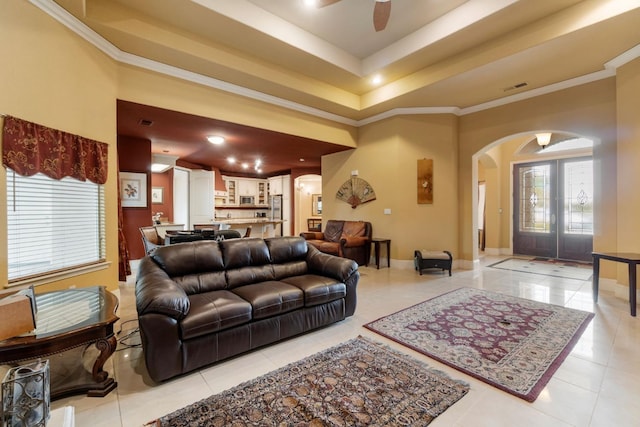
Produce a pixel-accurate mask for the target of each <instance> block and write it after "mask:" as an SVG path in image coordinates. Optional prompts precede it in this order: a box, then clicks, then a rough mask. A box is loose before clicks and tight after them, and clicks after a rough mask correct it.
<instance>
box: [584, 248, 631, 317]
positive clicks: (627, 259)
mask: <svg viewBox="0 0 640 427" xmlns="http://www.w3.org/2000/svg"><path fill="white" fill-rule="evenodd" d="M591 255H592V256H593V278H592V280H593V282H592V285H593V302H594V303H597V302H598V285H599V281H600V278H599V275H600V260H601V259H606V260H609V261H616V262H623V263H626V264H627V265H628V266H629V306H630V309H631V315H632V316H634V317H635V315H636V266H637V265H638V264H640V254H635V253H629V252H592V253H591Z"/></svg>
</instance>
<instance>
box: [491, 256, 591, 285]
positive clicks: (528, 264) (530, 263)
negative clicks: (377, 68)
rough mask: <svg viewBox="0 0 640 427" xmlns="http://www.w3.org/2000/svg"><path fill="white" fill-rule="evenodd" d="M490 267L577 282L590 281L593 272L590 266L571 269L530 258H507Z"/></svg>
mask: <svg viewBox="0 0 640 427" xmlns="http://www.w3.org/2000/svg"><path fill="white" fill-rule="evenodd" d="M490 267H492V268H500V269H503V270H513V271H519V272H521V273H533V274H544V275H547V276H555V277H563V278H565V279H578V280H590V279H591V276H592V271H593V270H592V269H591V266H587V265H585V266H580V267H572V266H570V265H563V263H562V262H548V261H536V260H532V259H530V258H508V259H505V260H504V261H500V262H497V263H495V264H492V265H490Z"/></svg>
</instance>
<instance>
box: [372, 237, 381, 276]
mask: <svg viewBox="0 0 640 427" xmlns="http://www.w3.org/2000/svg"><path fill="white" fill-rule="evenodd" d="M373 247H374V250H375V253H376V269H378V270H380V242H373Z"/></svg>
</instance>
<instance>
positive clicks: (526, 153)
mask: <svg viewBox="0 0 640 427" xmlns="http://www.w3.org/2000/svg"><path fill="white" fill-rule="evenodd" d="M553 135H554V137H553V139H552V142H551V144H550V145H548V146H547V147H545V148H544V149H542V148H541V147H540V146H539V145H538V144H537V142H536V139H535V131H532V132H526V133H521V134H514V135H510V136H507V137H505V138H502V139H500V140H497V141H495V142H493V143H492V144H489V145H488V146H486V147H485V148H484V149H483V150H481V151H480V152H478V153H476V154H474V155H473V173H472V176H473V179H474V184H473V185H474V187H477V186H478V182H479V180H481V179H482V180H483V182H484V183H485V197H486V199H487V203H489V201H491V200H493V202H492V203H493V205H491V206H490V205H489V204H487V210H486V223H485V224H486V229H484V230H483V231H484V235H485V238H486V239H487V242H486V243H487V247H486V253H487V254H495V255H498V254H499V255H507V254H521V255H532V256H545V257H552V258H562V259H572V260H583V261H589V260H590V254H591V248H592V244H593V243H592V241H593V184H592V181H591V183H589V182H588V180H587V181H585V180H584V179H585V178H589V179H591V180H592V179H593V165H592V161H591V159H592V157H591V156H592V146H593V141H591V140H589V139H586V138H582V137H580V136H578V135H575V134H572V133H568V132H553ZM576 142H577V143H576ZM487 156H489V157H491V158H492V159H494V160H495V162H496V164H497V169H498V170H497V171H491V173H490V174H489V173H487V172H486V170H485V169H484V166H483V164H486V161H483V160H482V159H483V158H486V157H487ZM541 165H549V166H548V167H549V169H553V170H554V172H553V173H554V174H555V176H554V177H553V179H554V180H555V182H554V183H553V185H554V188H553V190H551V189H549V190H548V200H549V201H548V206H543V204H542V205H541V197H542V194H543V193H542V190H541V189H539V188H535V185H534V184H536V183H537V184H539V183H540V182H543V181H544V180H545V179H549V185H551V177H550V175H551V172H549V176H548V177H547V178H543V177H542V175H541V174H540V170H538V169H539V168H540V167H541ZM545 167H546V166H545ZM484 174H487V176H488V177H489V179H484ZM536 174H537V175H536ZM494 175H495V177H493V179H491V178H492V176H494ZM523 185H524V188H521V187H522V186H523ZM527 186H528V187H527ZM549 188H550V187H549ZM474 193H476V194H473V204H472V209H473V212H472V215H473V233H474V236H473V238H474V252H475V253H474V259H475V260H477V259H478V255H479V251H478V244H479V240H478V239H479V237H480V235H479V229H480V226H479V224H478V217H479V215H478V202H479V199H478V194H477V192H474ZM552 202H553V204H555V205H554V206H553V211H552V210H551V207H552V206H551V205H552ZM544 209H547V210H546V211H545V210H544ZM532 220H538V221H537V222H536V221H532ZM483 228H485V227H483ZM552 229H553V231H554V232H555V234H554V236H552V237H550V238H548V239H547V242H546V243H545V245H546V247H547V248H552V250H551V251H548V252H546V253H540V252H536V251H537V250H538V249H540V248H541V247H542V246H545V245H543V244H542V243H540V241H541V239H542V237H543V236H544V235H545V233H547V234H550V232H551V230H552ZM546 237H549V236H546ZM490 238H492V239H491V240H490ZM527 239H529V240H527Z"/></svg>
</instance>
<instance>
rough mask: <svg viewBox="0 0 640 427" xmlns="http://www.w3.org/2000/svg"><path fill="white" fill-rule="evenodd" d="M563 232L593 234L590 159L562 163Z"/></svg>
mask: <svg viewBox="0 0 640 427" xmlns="http://www.w3.org/2000/svg"><path fill="white" fill-rule="evenodd" d="M563 172H564V200H563V214H564V229H563V231H564V233H565V234H587V235H593V166H592V161H591V160H585V161H579V162H567V163H564V171H563Z"/></svg>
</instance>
